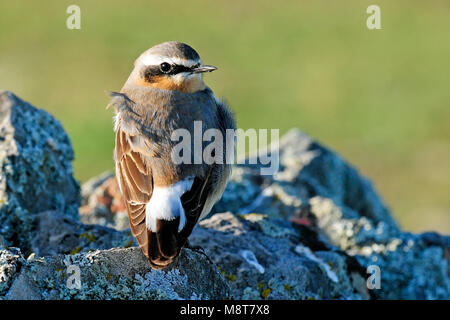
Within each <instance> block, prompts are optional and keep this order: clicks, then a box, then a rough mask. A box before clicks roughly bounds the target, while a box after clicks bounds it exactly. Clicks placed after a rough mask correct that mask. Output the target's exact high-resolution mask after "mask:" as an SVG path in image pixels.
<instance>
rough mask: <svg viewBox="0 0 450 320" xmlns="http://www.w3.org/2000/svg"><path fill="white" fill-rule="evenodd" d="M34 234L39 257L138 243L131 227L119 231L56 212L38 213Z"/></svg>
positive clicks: (33, 238) (32, 245) (32, 243)
mask: <svg viewBox="0 0 450 320" xmlns="http://www.w3.org/2000/svg"><path fill="white" fill-rule="evenodd" d="M32 235H33V236H32V239H31V247H32V251H33V252H34V253H35V254H36V255H37V256H50V255H55V254H69V253H72V254H74V253H78V252H88V251H92V250H94V249H103V250H104V249H111V248H115V247H124V248H128V247H132V246H136V245H137V242H136V239H135V238H134V236H133V235H132V234H131V232H130V231H129V230H127V231H117V230H115V229H111V228H107V227H103V226H99V225H86V224H82V223H79V222H77V221H74V220H72V219H70V218H68V217H67V216H64V215H63V214H61V213H59V212H56V211H46V212H42V213H40V214H38V215H37V216H36V218H35V228H34V229H33V232H32Z"/></svg>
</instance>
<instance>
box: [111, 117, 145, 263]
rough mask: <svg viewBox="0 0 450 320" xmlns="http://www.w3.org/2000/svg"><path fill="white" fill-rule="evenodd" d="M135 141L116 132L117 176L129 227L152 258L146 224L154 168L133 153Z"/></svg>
mask: <svg viewBox="0 0 450 320" xmlns="http://www.w3.org/2000/svg"><path fill="white" fill-rule="evenodd" d="M130 139H132V137H131V136H130V135H129V134H127V133H125V132H124V131H122V130H121V129H120V126H119V127H118V128H117V131H116V147H115V158H116V174H117V177H118V181H119V186H120V189H121V191H122V195H123V199H124V202H125V205H126V208H127V212H128V217H129V220H130V227H131V231H132V232H133V235H134V236H135V237H136V239H137V241H138V243H139V246H140V247H141V249H142V252H143V253H144V254H145V255H146V256H147V257H148V256H149V246H150V243H149V235H148V230H147V227H146V224H145V206H146V204H147V203H148V202H149V201H150V198H151V196H152V192H153V179H152V172H151V168H150V167H149V166H148V165H147V163H146V161H145V159H144V157H146V156H147V155H145V154H143V153H141V152H138V151H136V150H135V149H133V145H132V143H131V142H130Z"/></svg>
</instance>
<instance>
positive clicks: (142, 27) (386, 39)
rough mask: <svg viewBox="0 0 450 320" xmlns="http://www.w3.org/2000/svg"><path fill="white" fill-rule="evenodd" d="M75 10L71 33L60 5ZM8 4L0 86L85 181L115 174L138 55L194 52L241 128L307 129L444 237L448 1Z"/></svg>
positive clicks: (409, 225) (448, 151)
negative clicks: (50, 134) (377, 25)
mask: <svg viewBox="0 0 450 320" xmlns="http://www.w3.org/2000/svg"><path fill="white" fill-rule="evenodd" d="M70 4H77V5H79V6H80V8H81V30H68V29H67V28H66V19H67V17H68V16H69V15H68V14H67V13H66V8H67V7H68V6H69V5H70ZM370 4H374V1H373V0H371V1H365V0H355V1H345V2H344V1H339V2H338V1H326V0H317V1H299V0H292V1H276V2H275V1H261V0H251V1H235V0H233V1H230V0H228V1H206V0H205V1H199V0H191V1H164V2H163V1H158V2H156V1H130V2H128V3H126V4H125V2H123V1H95V2H93V1H84V0H83V1H82V0H71V1H64V0H59V1H49V0H44V1H39V2H38V1H6V0H0V87H1V88H4V89H8V90H11V91H13V92H15V93H16V94H17V95H19V96H20V97H22V98H23V99H25V100H27V101H30V102H32V103H33V104H34V105H36V106H39V107H43V108H45V109H46V110H48V111H49V112H51V113H52V114H54V115H55V116H56V117H57V118H58V119H60V120H61V121H62V123H63V125H64V127H65V128H66V130H67V131H68V133H69V134H70V136H71V138H72V141H73V145H74V149H75V155H76V160H75V163H74V167H75V175H76V177H77V178H78V179H80V180H81V181H84V180H86V179H87V178H89V177H91V176H93V175H97V174H99V173H100V172H102V171H105V170H112V169H113V162H112V149H113V143H114V141H113V131H112V113H111V112H110V111H106V110H105V106H106V104H107V103H108V100H109V98H108V96H107V95H106V93H105V91H107V90H119V89H120V88H121V86H122V84H123V83H124V81H125V80H126V78H127V77H128V74H129V73H130V71H131V69H132V66H133V61H134V60H135V59H136V58H137V56H138V55H139V54H140V53H141V52H142V51H144V50H145V49H147V48H148V47H151V46H152V45H154V44H157V43H160V42H163V41H167V40H178V41H183V42H186V43H188V44H190V45H192V46H193V47H194V48H195V49H196V50H197V51H198V52H199V53H200V54H201V56H202V60H203V61H204V62H205V63H209V64H213V65H216V66H218V67H219V70H218V71H216V72H214V73H212V74H210V75H209V74H208V75H206V82H207V84H208V85H209V86H210V87H211V88H212V89H213V90H214V91H215V93H216V95H217V96H223V97H226V98H227V100H228V102H229V103H230V105H231V107H232V109H233V110H234V111H235V114H236V117H237V120H238V126H239V127H241V128H244V129H247V128H280V129H281V133H284V132H286V131H287V130H288V129H289V128H291V127H299V128H301V129H302V130H304V131H305V132H307V133H309V134H310V135H312V136H314V137H316V138H317V139H319V140H320V141H321V142H323V143H324V144H326V145H328V146H329V147H331V148H332V149H334V150H336V151H338V152H339V153H340V154H342V155H343V156H344V157H345V158H346V159H347V160H348V161H349V162H351V163H352V164H354V165H355V166H357V167H358V168H359V169H360V171H362V172H363V173H364V174H365V175H367V176H368V177H370V178H371V179H372V181H373V182H374V184H375V186H376V187H377V188H378V190H379V192H380V193H381V195H382V196H383V198H384V199H385V200H386V202H387V203H388V205H389V206H390V207H391V208H392V209H393V211H394V213H395V215H396V217H397V218H398V220H399V222H400V224H401V225H402V226H403V227H404V228H405V229H407V230H413V231H422V230H429V229H434V230H439V231H441V232H445V233H449V232H450V197H449V190H450V179H449V177H450V161H449V160H450V126H449V122H450V121H449V120H450V86H449V85H450V81H449V80H450V59H449V58H450V19H449V13H450V2H449V1H447V0H433V1H423V0H417V1H411V0H408V1H407V0H398V1H387V0H377V1H376V4H378V5H379V6H380V7H381V23H382V30H374V31H370V30H368V29H367V28H366V19H367V17H368V14H366V8H367V7H368V6H369V5H370Z"/></svg>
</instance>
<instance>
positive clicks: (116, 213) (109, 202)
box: [80, 172, 130, 230]
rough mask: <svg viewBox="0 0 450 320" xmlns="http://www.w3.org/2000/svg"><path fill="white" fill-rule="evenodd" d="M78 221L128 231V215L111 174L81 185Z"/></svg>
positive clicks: (105, 174)
mask: <svg viewBox="0 0 450 320" xmlns="http://www.w3.org/2000/svg"><path fill="white" fill-rule="evenodd" d="M81 195H82V206H81V208H80V221H81V222H83V223H88V224H99V225H102V226H111V227H114V228H116V229H118V230H124V229H128V228H129V227H130V225H129V223H128V214H127V212H126V209H125V204H124V202H123V200H122V195H121V193H120V189H119V186H118V185H117V181H116V178H115V177H114V175H113V174H112V173H109V172H105V173H103V174H101V175H99V176H98V177H95V178H92V179H90V180H89V181H87V182H86V183H84V184H83V186H82V188H81Z"/></svg>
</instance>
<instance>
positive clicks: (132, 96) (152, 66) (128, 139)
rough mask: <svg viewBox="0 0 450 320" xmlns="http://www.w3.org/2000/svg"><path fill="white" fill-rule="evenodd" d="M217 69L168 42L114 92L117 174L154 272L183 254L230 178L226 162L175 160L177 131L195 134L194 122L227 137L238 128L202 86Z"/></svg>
mask: <svg viewBox="0 0 450 320" xmlns="http://www.w3.org/2000/svg"><path fill="white" fill-rule="evenodd" d="M215 69H216V68H215V67H213V66H207V65H203V64H202V62H201V60H200V57H199V55H198V54H197V52H196V51H195V50H194V49H193V48H191V47H190V46H188V45H187V44H184V43H179V42H165V43H162V44H158V45H156V46H154V47H152V48H150V49H148V50H147V51H145V52H144V53H143V54H141V56H140V57H139V58H138V59H137V60H136V61H135V64H134V69H133V71H132V72H131V74H130V76H129V78H128V80H127V81H126V82H125V85H124V86H123V88H122V90H121V91H120V93H112V101H111V105H113V106H115V108H116V117H115V132H116V146H115V150H114V151H115V152H114V158H115V163H116V175H117V178H118V182H119V186H120V189H121V192H122V194H123V197H124V201H125V204H126V207H127V211H128V217H129V221H130V226H131V230H132V232H133V234H134V236H135V237H136V238H137V240H138V243H139V245H140V247H141V249H142V251H143V253H144V254H145V255H146V256H147V257H148V259H149V261H150V264H151V266H152V267H154V268H164V267H166V266H167V265H168V264H169V263H170V262H172V260H173V259H174V258H175V257H176V256H177V255H178V254H179V252H180V249H181V247H182V246H183V245H184V244H185V243H186V240H187V238H188V236H189V235H190V234H191V232H192V230H193V228H194V226H195V225H196V223H197V222H198V221H199V219H201V218H203V217H205V216H206V215H207V214H208V213H209V212H210V210H211V208H212V206H213V205H214V203H215V202H216V201H217V200H218V199H219V198H220V197H221V195H222V193H223V191H224V189H225V186H226V184H227V180H228V178H229V175H230V172H231V164H229V163H227V162H226V161H224V162H223V163H213V164H207V163H203V162H202V163H200V164H198V163H197V162H196V164H191V163H176V162H174V161H173V158H172V152H173V149H174V147H175V145H176V143H177V142H176V141H173V139H172V138H171V137H172V135H173V134H174V132H175V131H176V130H179V129H182V130H185V132H186V130H187V132H189V133H191V134H192V135H194V121H195V122H197V123H201V125H202V130H203V131H205V130H208V129H218V130H220V132H222V134H223V137H225V136H226V133H225V131H226V130H227V129H231V130H234V129H235V121H234V118H233V115H232V113H231V112H230V110H229V109H228V107H227V106H226V105H225V104H224V103H223V102H221V101H219V100H218V99H216V97H215V96H214V93H213V92H212V91H211V89H210V88H208V87H207V86H206V85H205V84H204V82H203V80H202V73H204V72H210V71H213V70H215ZM199 121H201V122H199ZM223 145H225V143H224V144H223ZM194 149H195V148H194V147H193V148H192V150H194ZM225 149H226V148H223V149H222V150H219V151H218V152H224V154H225V152H226V150H225ZM185 151H186V150H185ZM216 151H217V150H216ZM222 158H223V159H225V157H222Z"/></svg>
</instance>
